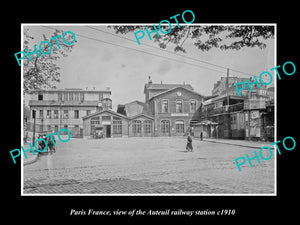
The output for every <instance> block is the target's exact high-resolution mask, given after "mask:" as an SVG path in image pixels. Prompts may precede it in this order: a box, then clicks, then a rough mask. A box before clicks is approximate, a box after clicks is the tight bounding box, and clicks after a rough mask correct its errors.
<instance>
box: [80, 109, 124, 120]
mask: <svg viewBox="0 0 300 225" xmlns="http://www.w3.org/2000/svg"><path fill="white" fill-rule="evenodd" d="M102 113H110V114H113V115H115V116H119V117H122V118H125V119H129V118H128V117H127V116H124V115H123V114H120V113H117V112H114V111H112V110H109V109H105V110H103V111H99V112H95V113H92V114H90V115H87V116H83V117H82V119H83V120H85V119H87V118H89V117H93V116H96V115H98V114H102Z"/></svg>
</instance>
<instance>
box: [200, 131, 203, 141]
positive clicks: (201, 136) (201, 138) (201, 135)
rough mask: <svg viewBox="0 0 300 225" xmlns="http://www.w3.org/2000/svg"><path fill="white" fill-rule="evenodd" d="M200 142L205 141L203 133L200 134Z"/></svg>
mask: <svg viewBox="0 0 300 225" xmlns="http://www.w3.org/2000/svg"><path fill="white" fill-rule="evenodd" d="M200 140H201V141H203V133H202V131H201V133H200Z"/></svg>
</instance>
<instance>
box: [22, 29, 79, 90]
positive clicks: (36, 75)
mask: <svg viewBox="0 0 300 225" xmlns="http://www.w3.org/2000/svg"><path fill="white" fill-rule="evenodd" d="M63 33H64V31H62V30H55V32H54V33H53V34H52V36H51V37H50V38H49V39H48V38H47V37H46V35H43V39H44V41H49V42H50V43H51V45H52V51H51V53H50V54H48V55H44V54H42V53H41V52H40V51H39V55H40V57H38V56H37V54H32V55H31V58H32V60H30V59H29V57H28V56H27V55H26V57H25V58H24V59H22V60H23V66H24V67H23V68H24V70H23V78H24V79H23V80H24V82H23V85H24V93H30V92H31V91H36V90H40V89H43V88H56V86H55V83H57V82H60V73H59V70H60V67H59V66H57V61H58V60H59V59H60V58H61V57H66V56H68V55H67V53H70V52H71V51H72V48H73V46H74V44H72V45H67V44H65V43H64V42H63V40H62V34H63ZM58 35H60V37H58V38H57V39H56V40H57V42H58V44H59V46H60V49H59V48H58V45H57V43H56V40H55V39H52V40H50V39H51V38H52V37H55V36H58ZM64 38H65V41H66V42H68V43H70V42H72V40H73V37H72V35H68V34H66V35H65V36H64ZM33 39H34V37H32V36H31V35H30V34H29V30H28V28H26V29H24V44H23V48H24V49H23V51H24V52H26V50H25V49H28V51H29V52H33V51H34V50H33V48H34V47H33V44H31V43H32V41H31V40H33ZM75 42H76V41H75ZM29 45H30V48H29ZM31 47H32V48H31ZM36 47H37V49H38V47H39V44H37V45H36ZM41 50H42V51H43V52H49V51H50V46H49V45H48V44H43V45H42V46H41Z"/></svg>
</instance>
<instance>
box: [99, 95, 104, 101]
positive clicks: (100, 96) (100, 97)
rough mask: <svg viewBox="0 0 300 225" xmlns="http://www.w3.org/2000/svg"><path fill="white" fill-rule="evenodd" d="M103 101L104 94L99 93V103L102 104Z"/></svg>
mask: <svg viewBox="0 0 300 225" xmlns="http://www.w3.org/2000/svg"><path fill="white" fill-rule="evenodd" d="M102 100H103V93H99V101H100V102H102Z"/></svg>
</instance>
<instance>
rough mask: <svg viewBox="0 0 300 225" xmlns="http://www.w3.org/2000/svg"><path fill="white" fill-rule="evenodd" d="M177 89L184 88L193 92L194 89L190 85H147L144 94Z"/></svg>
mask: <svg viewBox="0 0 300 225" xmlns="http://www.w3.org/2000/svg"><path fill="white" fill-rule="evenodd" d="M176 87H182V88H185V89H187V90H191V91H193V90H194V88H193V87H192V86H191V85H190V84H145V88H144V93H145V92H146V89H148V90H168V89H173V88H176Z"/></svg>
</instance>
